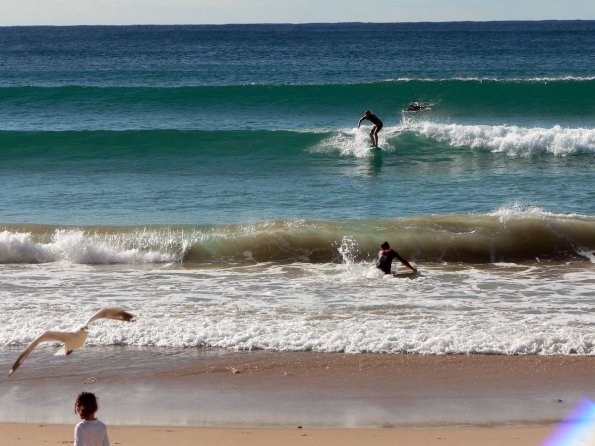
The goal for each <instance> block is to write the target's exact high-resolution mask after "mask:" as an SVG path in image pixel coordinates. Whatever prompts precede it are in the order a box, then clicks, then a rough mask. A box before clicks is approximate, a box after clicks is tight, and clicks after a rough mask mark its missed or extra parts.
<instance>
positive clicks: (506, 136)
mask: <svg viewBox="0 0 595 446" xmlns="http://www.w3.org/2000/svg"><path fill="white" fill-rule="evenodd" d="M407 128H408V130H410V131H413V132H415V133H417V134H419V135H422V136H424V137H427V138H431V139H434V140H437V141H440V142H445V143H448V144H449V145H450V146H452V147H471V148H474V149H485V150H489V151H491V152H500V153H506V154H508V155H511V156H525V157H529V156H533V155H538V154H542V153H550V154H553V155H556V156H566V155H573V154H579V153H590V154H591V153H595V128H564V127H561V126H559V125H556V126H554V127H552V128H540V127H535V128H525V127H519V126H511V125H497V126H490V125H461V124H440V123H434V122H428V121H425V122H410V123H409V125H408V126H407Z"/></svg>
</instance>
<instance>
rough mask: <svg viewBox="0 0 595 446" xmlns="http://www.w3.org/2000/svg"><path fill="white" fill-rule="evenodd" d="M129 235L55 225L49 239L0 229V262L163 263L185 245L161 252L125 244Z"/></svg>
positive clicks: (173, 258)
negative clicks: (99, 232)
mask: <svg viewBox="0 0 595 446" xmlns="http://www.w3.org/2000/svg"><path fill="white" fill-rule="evenodd" d="M132 238H134V237H132ZM141 238H142V235H141ZM130 239H131V237H126V236H115V235H112V236H109V235H101V234H87V233H86V232H84V231H82V230H77V229H57V230H56V231H55V232H54V234H53V236H52V238H51V240H35V239H34V237H33V235H32V234H31V233H27V232H11V231H7V230H4V231H2V232H0V263H46V262H59V261H67V262H72V263H80V264H112V263H163V262H173V261H180V260H181V259H182V254H183V251H184V249H185V247H182V248H181V251H182V252H162V251H159V250H152V249H139V248H133V247H130V246H127V245H128V244H129V243H130ZM145 241H146V240H145ZM160 242H161V243H160V245H161V246H165V247H167V243H163V240H160Z"/></svg>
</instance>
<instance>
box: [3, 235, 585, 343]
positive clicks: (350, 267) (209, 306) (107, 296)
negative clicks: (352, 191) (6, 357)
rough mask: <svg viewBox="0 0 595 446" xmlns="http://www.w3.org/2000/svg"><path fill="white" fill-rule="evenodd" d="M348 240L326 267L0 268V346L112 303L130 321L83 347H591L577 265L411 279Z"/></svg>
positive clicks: (96, 327) (433, 271)
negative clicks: (387, 269)
mask: <svg viewBox="0 0 595 446" xmlns="http://www.w3.org/2000/svg"><path fill="white" fill-rule="evenodd" d="M349 245H350V241H348V240H344V242H343V244H342V246H343V248H344V253H345V258H346V263H335V264H310V263H303V264H302V263H296V264H289V265H271V264H269V265H259V264H257V265H252V266H242V267H241V268H225V269H189V268H187V267H182V266H180V267H175V264H172V265H168V266H164V267H163V268H150V269H146V268H142V267H135V266H133V265H127V266H93V267H88V266H82V265H81V266H76V265H75V267H74V268H73V266H71V265H65V264H62V263H54V264H51V263H50V264H41V265H20V266H11V265H4V266H2V267H1V268H2V270H1V272H2V274H1V275H0V278H1V280H2V282H3V283H4V284H10V286H7V285H4V286H3V300H2V302H0V324H1V325H2V327H3V330H2V332H0V346H2V345H19V346H23V345H25V344H26V343H28V342H30V341H31V340H32V338H33V337H35V336H36V335H37V334H39V332H40V331H41V330H46V329H56V330H70V329H76V328H78V326H79V325H80V323H81V321H84V320H86V318H87V317H88V316H89V314H92V313H93V312H94V311H96V309H97V308H100V307H102V306H107V305H118V306H122V307H124V308H126V309H128V310H129V311H131V312H133V313H134V314H136V315H137V317H138V322H136V323H135V324H122V323H119V322H113V321H105V322H99V323H97V324H93V326H92V327H91V333H90V335H89V341H88V342H89V345H91V346H92V345H114V344H116V345H137V346H148V347H151V346H161V347H200V346H213V347H224V348H229V349H254V348H259V349H275V350H298V351H303V350H315V351H321V352H339V351H345V352H366V351H369V352H387V353H399V352H411V353H424V354H446V353H501V354H575V353H576V354H581V355H595V343H594V342H593V336H592V313H591V312H590V311H589V309H590V308H592V306H593V305H594V304H595V301H594V300H593V296H594V295H595V282H594V280H593V278H592V275H591V276H590V275H589V274H588V269H587V270H585V265H584V264H577V265H576V266H575V267H572V266H569V265H565V272H566V274H565V275H563V276H561V275H560V274H559V267H557V266H555V265H553V266H548V265H536V266H535V265H534V266H530V267H526V266H522V265H513V264H511V265H504V264H501V265H498V266H485V267H482V268H475V267H469V266H448V265H420V266H421V275H420V276H419V277H417V278H416V279H407V278H393V277H392V276H386V275H383V274H381V273H379V271H378V270H377V269H376V268H375V267H374V264H373V262H359V263H358V262H353V261H352V260H351V257H350V254H349V252H350V249H351V248H349ZM589 265H590V264H589ZM548 268H549V269H548ZM587 268H588V267H587ZM550 269H551V271H550ZM578 277H580V278H581V280H577V278H578ZM25 297H26V298H25Z"/></svg>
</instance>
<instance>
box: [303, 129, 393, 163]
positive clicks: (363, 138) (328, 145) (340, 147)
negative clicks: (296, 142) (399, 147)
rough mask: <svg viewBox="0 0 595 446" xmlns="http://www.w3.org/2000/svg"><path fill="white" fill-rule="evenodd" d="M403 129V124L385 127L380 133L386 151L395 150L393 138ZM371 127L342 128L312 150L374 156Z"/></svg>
mask: <svg viewBox="0 0 595 446" xmlns="http://www.w3.org/2000/svg"><path fill="white" fill-rule="evenodd" d="M401 131H402V126H400V125H399V126H393V127H383V129H382V131H381V132H380V133H379V134H378V145H379V147H381V148H382V150H383V151H385V152H391V151H393V150H394V147H393V145H392V144H391V139H392V138H394V137H395V136H396V135H398V134H399V133H400V132H401ZM369 132H370V127H369V126H362V127H360V128H352V129H340V130H338V131H335V132H333V134H332V135H331V136H329V137H327V138H325V139H323V140H322V141H320V142H319V143H317V144H316V145H315V146H314V147H312V148H311V149H310V150H311V151H313V152H318V153H333V152H339V153H340V154H341V155H343V156H355V157H357V158H367V157H370V156H372V155H373V154H372V152H371V151H370V146H371V140H370V134H369Z"/></svg>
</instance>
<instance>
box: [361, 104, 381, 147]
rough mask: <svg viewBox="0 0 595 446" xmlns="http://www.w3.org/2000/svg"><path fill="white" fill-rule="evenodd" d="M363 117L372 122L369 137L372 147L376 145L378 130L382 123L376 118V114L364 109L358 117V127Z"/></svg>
mask: <svg viewBox="0 0 595 446" xmlns="http://www.w3.org/2000/svg"><path fill="white" fill-rule="evenodd" d="M364 119H367V120H368V121H370V122H371V123H372V124H374V126H373V127H372V131H371V132H370V138H371V139H372V147H378V132H379V131H380V129H382V127H383V126H384V124H383V123H382V121H381V120H380V119H379V118H378V116H376V115H374V114H372V112H371V111H370V110H366V112H365V113H364V116H362V117H361V118H359V122H358V123H357V128H358V129H359V126H360V125H361V123H362V121H363V120H364Z"/></svg>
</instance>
